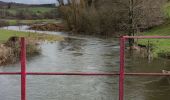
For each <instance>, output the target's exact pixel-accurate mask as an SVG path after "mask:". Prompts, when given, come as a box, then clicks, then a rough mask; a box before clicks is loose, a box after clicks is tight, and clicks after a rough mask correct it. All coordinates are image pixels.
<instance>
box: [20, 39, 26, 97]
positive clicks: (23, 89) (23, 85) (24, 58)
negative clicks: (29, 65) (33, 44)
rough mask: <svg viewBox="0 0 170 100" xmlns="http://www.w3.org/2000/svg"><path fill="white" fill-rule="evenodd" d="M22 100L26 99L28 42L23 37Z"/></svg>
mask: <svg viewBox="0 0 170 100" xmlns="http://www.w3.org/2000/svg"><path fill="white" fill-rule="evenodd" d="M20 45H21V100H26V43H25V38H24V37H22V38H21V44H20Z"/></svg>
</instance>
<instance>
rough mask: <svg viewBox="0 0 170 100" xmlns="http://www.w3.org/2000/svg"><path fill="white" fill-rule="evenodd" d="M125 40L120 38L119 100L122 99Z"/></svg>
mask: <svg viewBox="0 0 170 100" xmlns="http://www.w3.org/2000/svg"><path fill="white" fill-rule="evenodd" d="M124 57H125V38H123V37H121V38H120V69H119V73H120V75H119V100H123V99H124V65H125V64H124V63H125V61H124V59H125V58H124Z"/></svg>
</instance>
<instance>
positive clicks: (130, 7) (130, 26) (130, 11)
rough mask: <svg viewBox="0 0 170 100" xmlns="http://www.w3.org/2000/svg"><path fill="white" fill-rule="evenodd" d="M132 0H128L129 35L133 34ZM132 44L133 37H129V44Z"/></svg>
mask: <svg viewBox="0 0 170 100" xmlns="http://www.w3.org/2000/svg"><path fill="white" fill-rule="evenodd" d="M133 6H134V1H133V0H129V33H128V35H129V36H134V35H135V31H134V20H133V19H134V11H133V10H134V7H133ZM133 45H134V39H129V46H130V47H132V46H133Z"/></svg>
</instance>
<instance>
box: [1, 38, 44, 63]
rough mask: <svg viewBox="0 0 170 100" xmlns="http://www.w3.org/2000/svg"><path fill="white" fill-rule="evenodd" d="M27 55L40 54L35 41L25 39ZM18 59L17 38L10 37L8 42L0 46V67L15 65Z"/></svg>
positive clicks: (18, 44)
mask: <svg viewBox="0 0 170 100" xmlns="http://www.w3.org/2000/svg"><path fill="white" fill-rule="evenodd" d="M26 42H27V46H26V49H27V52H26V53H27V55H28V56H32V55H35V54H40V51H41V49H40V48H39V47H38V45H37V43H36V41H33V40H29V39H27V41H26ZM19 58H20V40H19V37H11V38H9V40H8V41H7V42H6V43H4V44H0V65H6V64H11V63H15V62H16V61H18V60H19Z"/></svg>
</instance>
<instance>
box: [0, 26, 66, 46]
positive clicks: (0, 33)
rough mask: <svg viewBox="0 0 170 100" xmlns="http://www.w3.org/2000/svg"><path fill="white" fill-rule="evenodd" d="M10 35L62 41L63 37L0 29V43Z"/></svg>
mask: <svg viewBox="0 0 170 100" xmlns="http://www.w3.org/2000/svg"><path fill="white" fill-rule="evenodd" d="M11 36H18V37H27V38H28V37H29V38H32V39H37V40H48V41H62V40H64V38H63V37H62V36H57V35H47V34H38V33H29V32H19V31H11V30H5V29H0V43H4V42H6V41H7V40H8V39H9V38H10V37H11Z"/></svg>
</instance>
